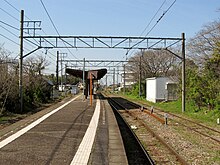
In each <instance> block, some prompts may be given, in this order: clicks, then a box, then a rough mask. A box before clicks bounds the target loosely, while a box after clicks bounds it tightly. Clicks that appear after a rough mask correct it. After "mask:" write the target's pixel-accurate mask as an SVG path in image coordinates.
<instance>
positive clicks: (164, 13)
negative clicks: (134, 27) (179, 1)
mask: <svg viewBox="0 0 220 165" xmlns="http://www.w3.org/2000/svg"><path fill="white" fill-rule="evenodd" d="M165 2H166V0H165V1H164V2H163V3H162V5H161V6H160V8H159V9H158V12H159V10H160V9H161V8H162V6H163V5H164V4H165ZM175 3H176V0H174V1H173V3H172V4H171V5H170V6H169V7H168V8H167V10H165V11H164V12H163V14H162V15H161V16H160V17H159V19H158V20H157V22H156V23H155V24H154V25H153V26H152V28H151V29H150V30H149V31H148V32H147V33H146V35H145V37H147V36H148V35H149V34H150V32H152V30H153V29H154V28H155V27H156V26H157V24H158V23H159V22H160V21H161V20H162V18H163V17H164V16H165V15H166V13H167V12H168V11H169V10H170V9H171V7H172V6H173V5H174V4H175ZM158 12H157V13H158ZM130 50H131V49H130ZM130 50H128V51H127V53H126V57H128V56H131V55H132V53H133V52H134V51H133V52H132V53H131V54H130V55H128V53H129V51H130ZM124 57H125V56H124ZM124 57H123V58H124Z"/></svg>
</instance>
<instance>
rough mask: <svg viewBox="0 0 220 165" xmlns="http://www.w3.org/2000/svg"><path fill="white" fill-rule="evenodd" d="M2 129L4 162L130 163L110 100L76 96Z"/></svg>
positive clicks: (29, 164) (10, 164)
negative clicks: (90, 101) (90, 102)
mask: <svg viewBox="0 0 220 165" xmlns="http://www.w3.org/2000/svg"><path fill="white" fill-rule="evenodd" d="M0 132H1V133H0V164H4V165H14V164H16V165H18V164H21V165H23V164H24V165H26V164H27V165H32V164H33V165H34V164H37V165H41V164H57V165H58V164H59V165H61V164H62V165H65V164H68V165H69V164H97V165H98V164H128V163H127V158H126V154H125V151H124V147H123V142H122V139H121V136H120V131H119V128H118V126H117V122H116V120H115V117H114V114H113V112H112V110H111V107H110V106H109V104H108V103H107V101H106V100H93V105H92V106H90V105H89V100H82V98H81V96H80V97H78V98H77V97H76V98H74V99H72V100H67V101H65V102H62V103H58V104H57V105H54V106H53V107H50V108H48V109H45V110H43V111H41V112H39V113H37V114H34V115H32V116H30V117H28V118H26V119H24V120H22V121H19V122H18V123H15V124H13V125H11V126H9V127H7V128H5V129H3V130H1V131H0Z"/></svg>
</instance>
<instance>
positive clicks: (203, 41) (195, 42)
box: [187, 21, 220, 65]
mask: <svg viewBox="0 0 220 165" xmlns="http://www.w3.org/2000/svg"><path fill="white" fill-rule="evenodd" d="M219 41H220V21H214V22H212V23H209V24H208V25H206V26H204V27H203V29H202V30H200V31H199V32H198V33H197V34H196V36H195V37H193V38H191V39H190V40H189V42H188V44H187V47H188V49H189V51H188V55H189V56H190V57H191V58H192V59H194V60H195V62H196V63H197V64H198V65H204V63H205V62H206V61H207V60H208V59H209V58H210V57H211V56H212V54H213V52H214V49H215V50H216V49H217V50H218V51H219V46H218V44H219ZM217 50H216V51H217Z"/></svg>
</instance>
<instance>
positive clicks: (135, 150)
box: [108, 98, 154, 165]
mask: <svg viewBox="0 0 220 165" xmlns="http://www.w3.org/2000/svg"><path fill="white" fill-rule="evenodd" d="M108 101H109V104H110V105H111V107H112V109H113V110H114V114H115V117H116V120H117V122H118V125H119V129H120V132H121V135H122V139H123V143H124V147H125V151H126V155H127V159H128V163H129V164H149V165H154V162H153V160H152V159H151V157H150V156H149V154H148V153H147V151H146V150H145V149H144V147H143V146H142V144H141V142H140V141H139V139H138V138H137V136H136V135H135V133H134V132H133V131H132V130H131V128H130V126H129V124H128V123H127V122H126V121H125V120H124V119H123V117H122V116H121V115H120V113H119V112H118V111H117V109H119V105H118V104H116V102H114V101H113V100H112V99H110V98H109V99H108Z"/></svg>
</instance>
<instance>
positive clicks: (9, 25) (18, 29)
mask: <svg viewBox="0 0 220 165" xmlns="http://www.w3.org/2000/svg"><path fill="white" fill-rule="evenodd" d="M0 23H2V24H4V25H7V26H8V27H10V28H13V29H15V30H18V31H19V30H20V29H19V28H16V27H14V26H12V25H10V24H8V23H6V22H4V21H0Z"/></svg>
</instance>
